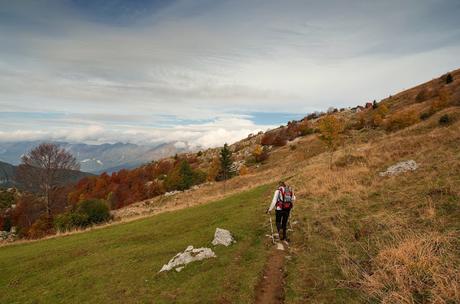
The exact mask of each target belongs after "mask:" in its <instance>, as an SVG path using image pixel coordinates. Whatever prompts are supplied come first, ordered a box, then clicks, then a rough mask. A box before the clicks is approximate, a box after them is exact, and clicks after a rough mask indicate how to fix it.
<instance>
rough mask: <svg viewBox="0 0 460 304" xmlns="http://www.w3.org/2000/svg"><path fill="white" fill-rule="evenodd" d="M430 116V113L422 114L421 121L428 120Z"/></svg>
mask: <svg viewBox="0 0 460 304" xmlns="http://www.w3.org/2000/svg"><path fill="white" fill-rule="evenodd" d="M430 116H431V114H430V113H429V112H423V113H422V114H420V120H427V119H428V118H429V117H430Z"/></svg>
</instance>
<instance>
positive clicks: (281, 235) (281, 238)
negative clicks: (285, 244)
mask: <svg viewBox="0 0 460 304" xmlns="http://www.w3.org/2000/svg"><path fill="white" fill-rule="evenodd" d="M281 231H282V230H280V231H279V232H278V235H279V237H280V241H282V240H284V233H281Z"/></svg>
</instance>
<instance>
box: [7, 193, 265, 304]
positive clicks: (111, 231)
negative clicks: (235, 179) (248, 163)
mask: <svg viewBox="0 0 460 304" xmlns="http://www.w3.org/2000/svg"><path fill="white" fill-rule="evenodd" d="M268 189H269V187H267V186H262V187H258V188H256V189H253V190H251V191H247V192H243V193H240V194H238V195H233V196H231V197H228V198H226V199H224V200H221V201H217V202H214V203H211V204H208V205H203V206H198V207H192V208H189V209H185V210H180V211H176V212H170V213H163V214H161V215H158V216H155V217H151V218H148V219H143V220H140V221H135V222H131V223H126V224H120V225H115V226H110V227H108V228H104V229H97V230H93V231H91V232H87V233H81V234H75V235H71V236H68V237H61V238H55V239H49V240H44V241H40V242H34V243H29V244H20V245H14V246H9V247H5V248H1V249H0V269H1V276H0V303H108V302H110V303H175V302H176V303H227V302H228V303H229V302H233V303H235V302H237V303H250V302H251V301H252V300H253V296H254V295H253V290H254V286H255V285H256V283H257V281H258V278H259V274H260V273H261V269H262V267H263V265H264V263H265V257H266V254H267V249H266V247H265V245H264V242H263V240H264V239H265V238H266V237H265V233H266V231H264V229H263V222H264V221H266V220H267V218H266V216H264V214H263V211H264V210H265V208H266V203H267V200H268V199H269V196H270V195H271V191H268V192H267V190H268ZM216 227H221V228H226V229H229V230H230V231H232V232H233V233H234V235H235V237H236V239H237V243H236V244H234V245H232V246H231V247H229V248H225V247H222V246H219V247H216V248H215V252H216V254H217V256H218V257H217V258H216V259H209V260H205V261H202V262H195V263H192V264H189V265H187V267H186V268H185V269H184V270H182V272H180V273H176V272H175V271H172V272H171V273H161V274H157V272H158V271H159V269H160V268H161V266H162V265H163V264H165V263H167V262H168V260H169V259H170V258H171V257H173V256H174V255H175V254H176V253H177V252H179V251H183V250H184V249H185V248H186V247H187V246H188V245H193V246H195V247H202V246H204V247H210V246H211V244H210V242H211V240H212V237H213V233H214V230H215V228H216Z"/></svg>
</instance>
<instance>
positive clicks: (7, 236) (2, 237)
mask: <svg viewBox="0 0 460 304" xmlns="http://www.w3.org/2000/svg"><path fill="white" fill-rule="evenodd" d="M13 228H14V227H13ZM13 228H12V229H11V231H0V243H10V242H14V241H15V239H16V228H14V229H13Z"/></svg>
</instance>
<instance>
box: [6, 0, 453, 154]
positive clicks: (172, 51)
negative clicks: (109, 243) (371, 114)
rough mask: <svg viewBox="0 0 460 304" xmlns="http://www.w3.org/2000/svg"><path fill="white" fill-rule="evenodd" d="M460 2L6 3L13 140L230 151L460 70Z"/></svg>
mask: <svg viewBox="0 0 460 304" xmlns="http://www.w3.org/2000/svg"><path fill="white" fill-rule="evenodd" d="M458 16H460V2H459V1H456V0H451V1H447V0H436V1H435V0H413V1H412V0H411V1H275V0H273V1H271V0H263V1H238V0H232V1H220V0H195V1H191V0H190V1H147V0H142V1H141V0H130V1H128V0H125V1H122V0H112V1H108V0H93V1H91V0H74V1H70V0H55V1H53V0H37V1H35V0H34V1H32V0H31V1H27V0H24V1H6V0H5V1H2V0H0V141H16V140H29V139H30V140H36V139H51V140H65V141H71V142H72V141H74V142H75V141H81V142H87V143H103V142H116V141H123V142H133V143H143V144H146V143H158V142H165V141H184V142H185V141H186V142H189V143H190V144H192V145H200V146H205V147H209V146H217V145H221V144H223V143H224V142H225V141H227V142H233V141H235V140H238V139H240V138H243V137H245V136H246V135H247V134H248V133H251V132H256V131H258V130H265V129H267V128H270V127H273V126H277V125H279V124H281V123H283V122H286V121H287V120H290V119H296V118H300V117H302V116H304V115H305V114H306V113H308V112H311V111H315V110H325V109H327V108H328V107H329V106H335V107H343V106H353V105H356V104H362V103H364V102H366V101H368V100H373V99H377V100H379V99H381V98H384V97H386V96H388V95H390V94H393V93H396V92H398V91H401V90H403V89H405V88H409V87H411V86H413V85H416V84H418V83H420V82H424V81H427V80H429V79H431V78H433V77H436V76H438V75H440V74H442V73H445V72H447V71H449V70H453V69H455V68H458V67H460V56H458V54H460V18H458Z"/></svg>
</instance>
